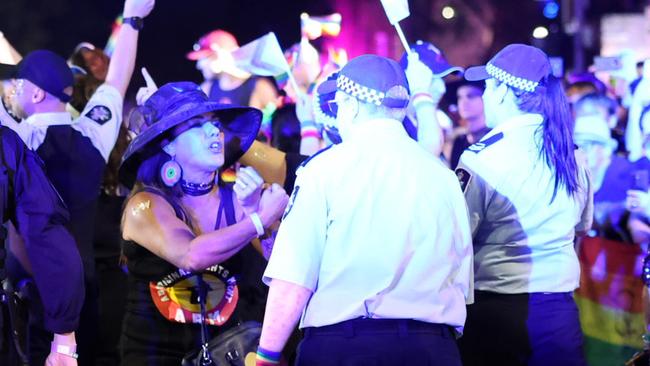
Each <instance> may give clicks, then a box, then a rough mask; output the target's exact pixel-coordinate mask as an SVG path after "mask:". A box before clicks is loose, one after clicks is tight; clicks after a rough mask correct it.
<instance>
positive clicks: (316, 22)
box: [300, 13, 342, 40]
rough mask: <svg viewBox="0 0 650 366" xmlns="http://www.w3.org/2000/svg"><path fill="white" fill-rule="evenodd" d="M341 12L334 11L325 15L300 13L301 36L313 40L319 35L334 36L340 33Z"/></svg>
mask: <svg viewBox="0 0 650 366" xmlns="http://www.w3.org/2000/svg"><path fill="white" fill-rule="evenodd" d="M341 20H342V17H341V14H339V13H334V14H330V15H325V16H311V15H309V14H307V13H302V14H300V33H302V36H303V37H307V38H308V39H310V40H314V39H316V38H318V37H320V36H323V35H325V36H330V37H336V36H338V35H339V33H341Z"/></svg>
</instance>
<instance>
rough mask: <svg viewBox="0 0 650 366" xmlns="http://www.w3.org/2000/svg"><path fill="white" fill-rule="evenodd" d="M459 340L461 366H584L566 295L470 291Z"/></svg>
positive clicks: (574, 309) (571, 305)
mask: <svg viewBox="0 0 650 366" xmlns="http://www.w3.org/2000/svg"><path fill="white" fill-rule="evenodd" d="M464 333H465V334H464V335H463V337H462V338H461V339H460V340H459V346H460V350H461V355H462V358H463V365H465V366H491V365H503V366H510V365H512V366H523V365H530V366H542V365H545V366H548V365H553V366H563V365H566V366H579V365H586V362H585V358H584V352H583V346H582V330H581V329H580V320H579V317H578V308H577V306H576V304H575V301H574V300H573V295H572V293H570V292H560V293H530V294H514V295H510V294H498V293H493V292H486V291H475V292H474V304H472V305H469V306H468V308H467V321H466V323H465V332H464Z"/></svg>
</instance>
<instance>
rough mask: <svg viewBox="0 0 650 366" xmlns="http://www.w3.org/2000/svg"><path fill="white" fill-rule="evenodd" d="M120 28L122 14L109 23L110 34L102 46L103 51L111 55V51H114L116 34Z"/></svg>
mask: <svg viewBox="0 0 650 366" xmlns="http://www.w3.org/2000/svg"><path fill="white" fill-rule="evenodd" d="M120 28H122V16H121V15H120V16H118V17H117V18H115V21H114V22H113V24H112V25H111V35H110V37H108V41H106V46H104V53H105V54H106V55H107V56H108V57H111V55H113V51H115V42H116V41H117V35H118V34H119V33H120Z"/></svg>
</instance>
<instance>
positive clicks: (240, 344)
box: [181, 275, 262, 366]
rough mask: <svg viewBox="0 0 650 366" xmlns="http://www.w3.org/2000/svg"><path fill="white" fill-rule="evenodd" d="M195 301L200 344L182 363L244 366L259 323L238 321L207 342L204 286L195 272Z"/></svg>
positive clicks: (254, 346)
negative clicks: (199, 313) (199, 325)
mask: <svg viewBox="0 0 650 366" xmlns="http://www.w3.org/2000/svg"><path fill="white" fill-rule="evenodd" d="M198 283H199V304H200V307H201V317H202V319H201V347H200V348H199V349H198V350H194V351H192V352H190V353H188V354H187V355H185V357H183V362H182V364H181V365H182V366H244V360H245V359H246V355H248V354H249V353H251V352H252V353H253V354H255V353H256V352H257V346H258V344H259V342H260V336H261V335H262V324H260V323H258V322H255V321H247V322H244V323H241V324H239V325H237V326H235V327H233V328H231V329H228V330H227V331H225V332H223V333H221V334H219V335H217V336H216V337H214V338H212V339H211V340H209V341H208V326H207V325H206V324H205V322H204V321H203V319H204V318H205V298H206V297H205V296H206V294H207V286H206V284H205V282H204V281H203V277H202V276H200V275H199V277H198Z"/></svg>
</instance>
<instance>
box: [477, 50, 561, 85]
mask: <svg viewBox="0 0 650 366" xmlns="http://www.w3.org/2000/svg"><path fill="white" fill-rule="evenodd" d="M549 75H551V63H550V61H549V59H548V56H547V55H546V54H545V53H544V51H542V50H540V49H539V48H536V47H533V46H528V45H525V44H511V45H508V46H506V47H504V48H503V49H502V50H501V51H499V52H498V53H497V54H496V55H494V57H492V59H491V60H490V61H489V62H488V63H487V65H485V66H475V67H470V68H469V69H467V71H465V79H467V80H470V81H477V80H485V79H490V78H494V79H496V80H499V81H501V82H502V83H504V84H506V85H508V86H510V87H513V88H517V89H520V90H524V91H527V92H534V91H536V90H537V89H539V87H540V83H541V82H542V81H543V80H545V78H546V77H548V76H549Z"/></svg>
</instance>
